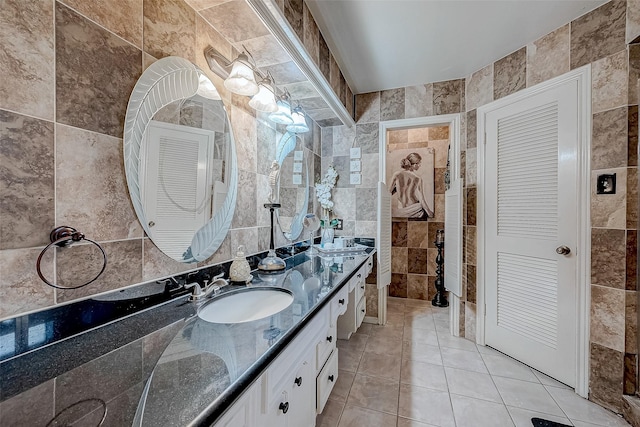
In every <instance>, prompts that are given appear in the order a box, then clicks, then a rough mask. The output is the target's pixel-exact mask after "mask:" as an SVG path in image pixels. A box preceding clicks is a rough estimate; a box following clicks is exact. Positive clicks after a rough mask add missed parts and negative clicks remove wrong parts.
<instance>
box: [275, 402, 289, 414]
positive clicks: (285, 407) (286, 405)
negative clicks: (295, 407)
mask: <svg viewBox="0 0 640 427" xmlns="http://www.w3.org/2000/svg"><path fill="white" fill-rule="evenodd" d="M278 409H280V410H281V411H282V413H283V414H286V413H287V412H289V402H280V406H278Z"/></svg>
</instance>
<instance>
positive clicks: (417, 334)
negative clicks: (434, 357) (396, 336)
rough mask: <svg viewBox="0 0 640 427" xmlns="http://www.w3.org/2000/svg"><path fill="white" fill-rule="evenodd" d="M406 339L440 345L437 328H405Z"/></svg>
mask: <svg viewBox="0 0 640 427" xmlns="http://www.w3.org/2000/svg"><path fill="white" fill-rule="evenodd" d="M403 338H404V340H405V341H413V342H417V343H420V344H429V345H438V335H437V333H436V331H435V330H428V329H413V328H407V327H405V328H404V337H403Z"/></svg>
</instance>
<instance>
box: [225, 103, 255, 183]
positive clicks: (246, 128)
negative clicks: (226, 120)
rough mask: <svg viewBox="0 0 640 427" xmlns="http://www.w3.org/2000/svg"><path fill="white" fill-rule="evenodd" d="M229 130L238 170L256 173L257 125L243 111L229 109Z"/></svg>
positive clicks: (233, 108) (235, 108)
mask: <svg viewBox="0 0 640 427" xmlns="http://www.w3.org/2000/svg"><path fill="white" fill-rule="evenodd" d="M231 128H232V129H233V132H234V137H235V138H234V139H235V144H236V150H237V156H238V168H239V169H243V170H245V171H247V172H254V173H255V172H256V171H257V160H256V159H257V156H258V153H257V144H256V141H257V139H258V136H257V124H256V120H255V119H254V118H253V117H252V116H251V115H250V114H248V113H246V112H245V111H244V110H241V109H240V108H237V107H235V106H233V107H231Z"/></svg>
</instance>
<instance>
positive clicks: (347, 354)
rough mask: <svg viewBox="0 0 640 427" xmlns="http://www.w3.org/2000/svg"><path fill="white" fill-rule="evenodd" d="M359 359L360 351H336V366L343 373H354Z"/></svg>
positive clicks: (346, 349) (360, 356) (343, 349)
mask: <svg viewBox="0 0 640 427" xmlns="http://www.w3.org/2000/svg"><path fill="white" fill-rule="evenodd" d="M361 358H362V352H361V351H357V350H353V349H350V348H341V349H340V351H338V366H339V367H340V369H342V370H344V371H349V372H356V371H357V370H358V366H359V365H360V359H361Z"/></svg>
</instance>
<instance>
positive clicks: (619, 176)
mask: <svg viewBox="0 0 640 427" xmlns="http://www.w3.org/2000/svg"><path fill="white" fill-rule="evenodd" d="M610 173H615V174H616V194H596V190H597V180H598V176H599V175H601V174H610ZM626 199H627V169H626V168H619V169H608V170H598V171H593V172H591V226H592V227H604V228H620V229H624V228H626V214H627V209H626Z"/></svg>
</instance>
